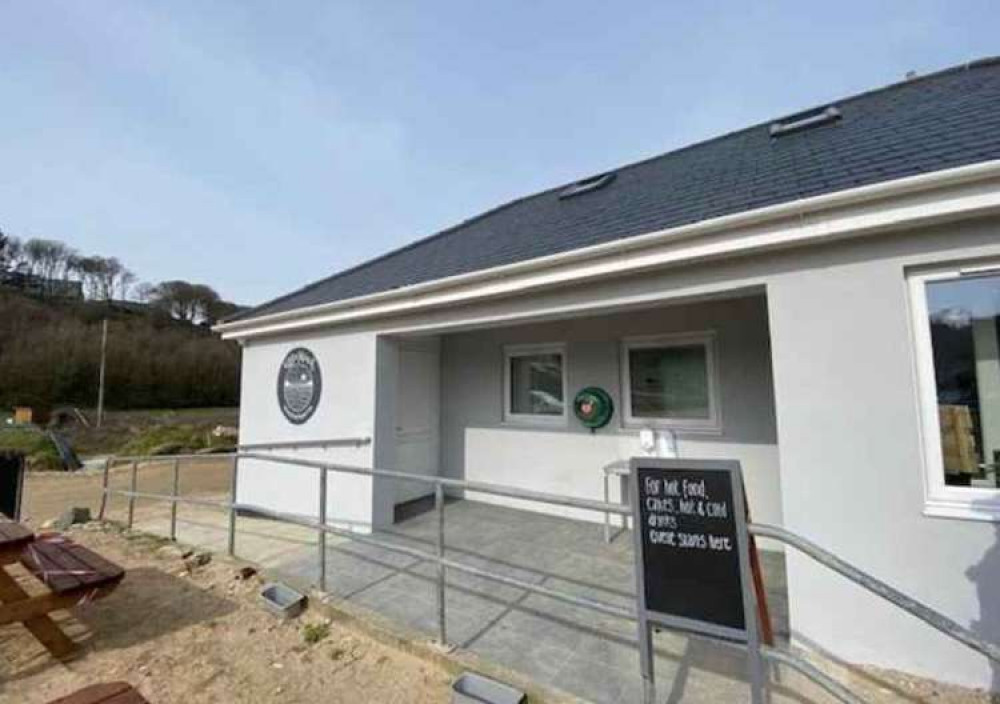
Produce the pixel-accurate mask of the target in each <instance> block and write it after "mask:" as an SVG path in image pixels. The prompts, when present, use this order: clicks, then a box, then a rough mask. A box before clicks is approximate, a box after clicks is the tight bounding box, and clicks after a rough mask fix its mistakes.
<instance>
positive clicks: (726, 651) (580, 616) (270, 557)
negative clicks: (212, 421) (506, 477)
mask: <svg viewBox="0 0 1000 704" xmlns="http://www.w3.org/2000/svg"><path fill="white" fill-rule="evenodd" d="M445 515H446V538H445V541H446V546H447V553H446V554H447V556H448V557H449V558H450V559H453V560H456V561H459V562H462V563H464V564H468V565H470V566H474V567H477V568H480V569H487V570H490V571H492V572H496V573H499V574H502V575H505V576H509V577H513V578H516V579H518V580H521V581H523V582H526V583H529V584H541V585H544V586H545V587H547V588H550V589H557V590H559V591H561V592H565V593H569V594H576V595H581V596H587V597H589V598H591V599H597V600H600V601H603V602H606V603H609V604H614V605H620V606H632V605H633V598H634V597H633V593H634V590H635V585H634V576H633V572H632V569H633V567H632V546H631V536H630V535H629V534H628V533H625V534H622V535H620V536H618V538H617V539H616V540H615V541H614V542H612V543H610V544H609V543H605V542H604V540H603V531H602V528H601V526H600V525H596V524H592V523H582V522H578V521H571V520H568V519H563V518H558V517H553V516H546V515H542V514H537V513H532V512H527V511H520V510H515V509H508V508H504V507H499V506H493V505H489V504H483V503H477V502H474V501H454V502H449V503H448V504H447V506H446V509H445ZM168 519H169V509H168V508H166V507H164V508H163V510H162V511H159V510H149V511H144V512H142V513H141V514H140V517H139V520H138V522H137V527H138V528H141V529H143V530H147V531H150V532H155V533H158V534H161V535H166V534H167V532H168V530H169V520H168ZM436 536H437V517H436V515H435V514H434V513H433V512H430V513H426V514H422V515H418V516H415V517H413V518H410V519H409V520H407V521H405V522H402V523H399V524H397V525H395V526H392V527H390V528H389V529H386V530H378V531H376V532H375V533H374V534H373V536H372V537H376V538H378V539H380V540H383V541H385V542H387V543H389V544H394V545H405V546H407V547H410V548H416V549H419V550H423V551H426V552H428V553H434V552H435V549H436V548H435V540H436ZM178 537H179V538H180V539H181V540H182V541H184V542H188V543H191V544H195V545H199V546H202V547H205V548H208V549H212V550H218V551H224V550H225V549H226V544H227V515H226V513H225V512H223V511H217V510H212V509H209V508H202V507H193V506H184V507H183V508H182V509H181V512H180V518H179V521H178ZM236 544H237V554H238V555H239V556H241V557H243V558H245V559H248V560H251V561H253V562H255V563H258V564H260V565H262V566H264V567H266V568H270V569H273V570H276V571H278V572H281V573H285V574H288V575H289V576H290V577H296V578H300V579H306V580H309V581H311V582H313V583H316V582H318V579H319V569H318V564H319V562H318V543H317V538H316V531H315V530H312V529H309V528H306V527H302V526H297V525H293V524H289V523H281V522H276V521H272V520H268V519H263V518H259V517H250V516H241V517H239V519H238V521H237V541H236ZM326 559H327V590H328V591H329V592H331V593H333V594H335V595H336V596H338V597H340V598H343V599H347V600H349V601H351V602H353V603H356V604H358V605H360V606H363V607H365V608H367V609H370V610H372V611H375V612H377V613H379V614H381V615H383V616H385V617H387V618H389V619H391V620H395V621H397V622H399V623H401V624H403V625H405V626H408V627H410V628H412V629H417V630H418V631H420V632H423V633H426V634H427V635H428V637H431V638H433V637H436V635H437V631H438V615H437V608H436V605H437V591H436V590H437V586H436V579H437V567H436V565H435V564H434V563H433V562H432V561H424V560H421V559H419V558H416V557H414V556H411V555H403V554H400V553H398V552H394V551H392V550H388V549H385V548H381V547H376V546H371V545H366V544H363V543H360V542H357V541H354V540H351V539H349V538H342V537H340V536H332V535H330V536H328V537H327V558H326ZM764 572H765V581H766V582H767V585H768V593H769V599H770V600H771V601H772V611H773V613H774V614H775V615H776V616H777V617H779V618H782V617H783V614H786V613H787V605H786V601H787V600H786V598H785V594H784V563H783V559H782V557H781V556H780V555H772V554H765V555H764ZM447 585H448V586H447V590H446V605H447V611H446V614H447V629H448V639H449V641H450V642H451V643H453V644H457V645H459V646H460V647H463V648H467V649H469V650H472V651H474V652H476V653H477V654H479V655H481V656H483V657H486V658H488V659H491V660H494V661H496V662H498V663H500V664H502V665H505V666H508V667H511V668H513V669H515V670H518V671H520V672H522V673H524V674H525V675H527V676H529V677H532V678H534V679H536V680H538V681H539V682H542V683H545V684H548V685H550V686H555V687H558V688H560V689H563V690H565V691H567V692H570V693H572V694H576V695H578V696H581V697H584V698H586V699H588V700H590V701H594V702H597V703H599V704H605V703H606V704H618V703H619V702H623V703H624V702H635V701H639V698H640V694H641V687H640V685H641V680H640V678H639V669H638V666H639V665H638V648H637V646H636V628H635V624H634V623H633V622H632V621H630V620H628V619H623V618H617V617H613V616H609V615H605V614H601V613H597V612H594V611H592V610H589V609H586V608H583V607H578V606H573V605H570V604H566V603H564V602H561V601H558V600H555V599H552V598H549V597H544V596H539V595H536V594H531V593H529V592H527V591H526V590H524V589H519V588H517V587H512V586H508V585H500V584H498V583H495V582H493V581H490V580H487V579H484V578H481V577H476V576H473V575H468V574H464V573H461V572H458V571H456V570H449V573H448V580H447ZM777 630H778V631H779V632H783V633H787V618H786V619H785V621H782V622H780V623H779V624H777ZM656 650H657V658H656V660H657V678H658V682H659V683H660V694H661V695H662V696H661V697H660V698H661V700H663V701H681V700H683V701H695V702H701V701H705V702H708V701H712V702H716V701H744V700H746V699H747V698H748V694H747V686H746V683H745V681H744V673H745V658H744V656H743V655H742V654H741V653H740V652H739V651H737V650H734V649H733V648H732V647H731V646H726V645H718V644H715V643H711V642H708V641H702V640H699V639H692V638H688V637H685V636H683V635H679V634H676V633H661V634H658V635H657V637H656ZM781 696H784V695H782V694H781V693H780V692H779V693H778V697H779V699H780V697H781ZM664 697H667V698H666V699H664ZM798 701H799V702H800V704H801V701H802V699H801V698H799V700H798Z"/></svg>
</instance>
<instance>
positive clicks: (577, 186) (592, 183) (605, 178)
mask: <svg viewBox="0 0 1000 704" xmlns="http://www.w3.org/2000/svg"><path fill="white" fill-rule="evenodd" d="M614 180H615V174H614V173H613V172H608V173H606V174H598V175H597V176H591V177H590V178H585V179H583V180H582V181H577V182H576V183H574V184H572V185H570V186H567V187H566V188H564V189H563V190H561V191H560V192H559V199H560V200H563V199H565V198H572V197H573V196H582V195H583V194H584V193H590V192H591V191H596V190H597V189H598V188H604V187H605V186H607V185H608V184H609V183H611V182H612V181H614Z"/></svg>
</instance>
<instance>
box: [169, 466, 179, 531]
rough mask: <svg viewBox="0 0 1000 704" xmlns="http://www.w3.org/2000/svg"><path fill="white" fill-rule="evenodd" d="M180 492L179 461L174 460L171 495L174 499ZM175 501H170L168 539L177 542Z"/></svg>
mask: <svg viewBox="0 0 1000 704" xmlns="http://www.w3.org/2000/svg"><path fill="white" fill-rule="evenodd" d="M180 494H181V461H180V460H179V459H175V460H174V483H173V489H172V493H171V494H170V495H171V496H173V497H174V499H176V498H177V497H178V496H180ZM177 503H178V502H177V501H171V502H170V540H172V541H173V542H175V543H176V542H177Z"/></svg>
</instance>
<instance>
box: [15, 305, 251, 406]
mask: <svg viewBox="0 0 1000 704" xmlns="http://www.w3.org/2000/svg"><path fill="white" fill-rule="evenodd" d="M105 317H107V318H108V320H109V323H108V348H107V377H106V385H105V404H106V407H108V408H119V409H128V408H194V407H209V406H215V407H219V406H235V405H236V404H237V403H238V402H239V365H240V352H239V347H238V346H237V345H236V344H235V343H232V342H224V341H222V340H220V339H219V338H218V337H216V336H215V335H213V334H212V332H211V331H210V330H208V329H207V328H206V327H203V326H199V325H194V324H191V323H189V322H186V321H183V320H176V319H174V318H172V317H171V316H170V315H168V314H166V313H164V312H162V311H158V310H155V309H152V308H148V307H145V306H141V305H136V304H125V305H120V304H118V303H109V302H106V301H80V300H75V301H74V300H55V299H45V298H38V297H33V296H29V295H25V294H23V293H20V292H16V291H11V290H8V289H4V288H0V408H4V407H10V406H14V405H28V406H34V407H39V408H51V407H53V406H57V405H62V404H72V405H78V406H86V407H93V406H94V405H96V402H97V385H98V376H99V367H100V350H101V321H102V320H103V319H104V318H105Z"/></svg>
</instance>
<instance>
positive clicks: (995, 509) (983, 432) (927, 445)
mask: <svg viewBox="0 0 1000 704" xmlns="http://www.w3.org/2000/svg"><path fill="white" fill-rule="evenodd" d="M909 283H910V298H911V310H912V314H913V329H914V334H915V336H916V339H915V343H916V361H917V374H918V382H919V392H920V407H921V420H922V428H923V443H924V466H925V471H926V476H925V486H926V498H927V501H926V510H927V512H928V513H930V514H935V515H944V516H954V517H959V518H978V519H986V520H996V519H1000V481H998V475H1000V471H998V470H1000V262H996V263H994V264H992V265H991V266H985V267H984V266H968V267H951V268H948V269H938V270H934V271H925V272H918V273H913V274H911V275H910V276H909Z"/></svg>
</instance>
